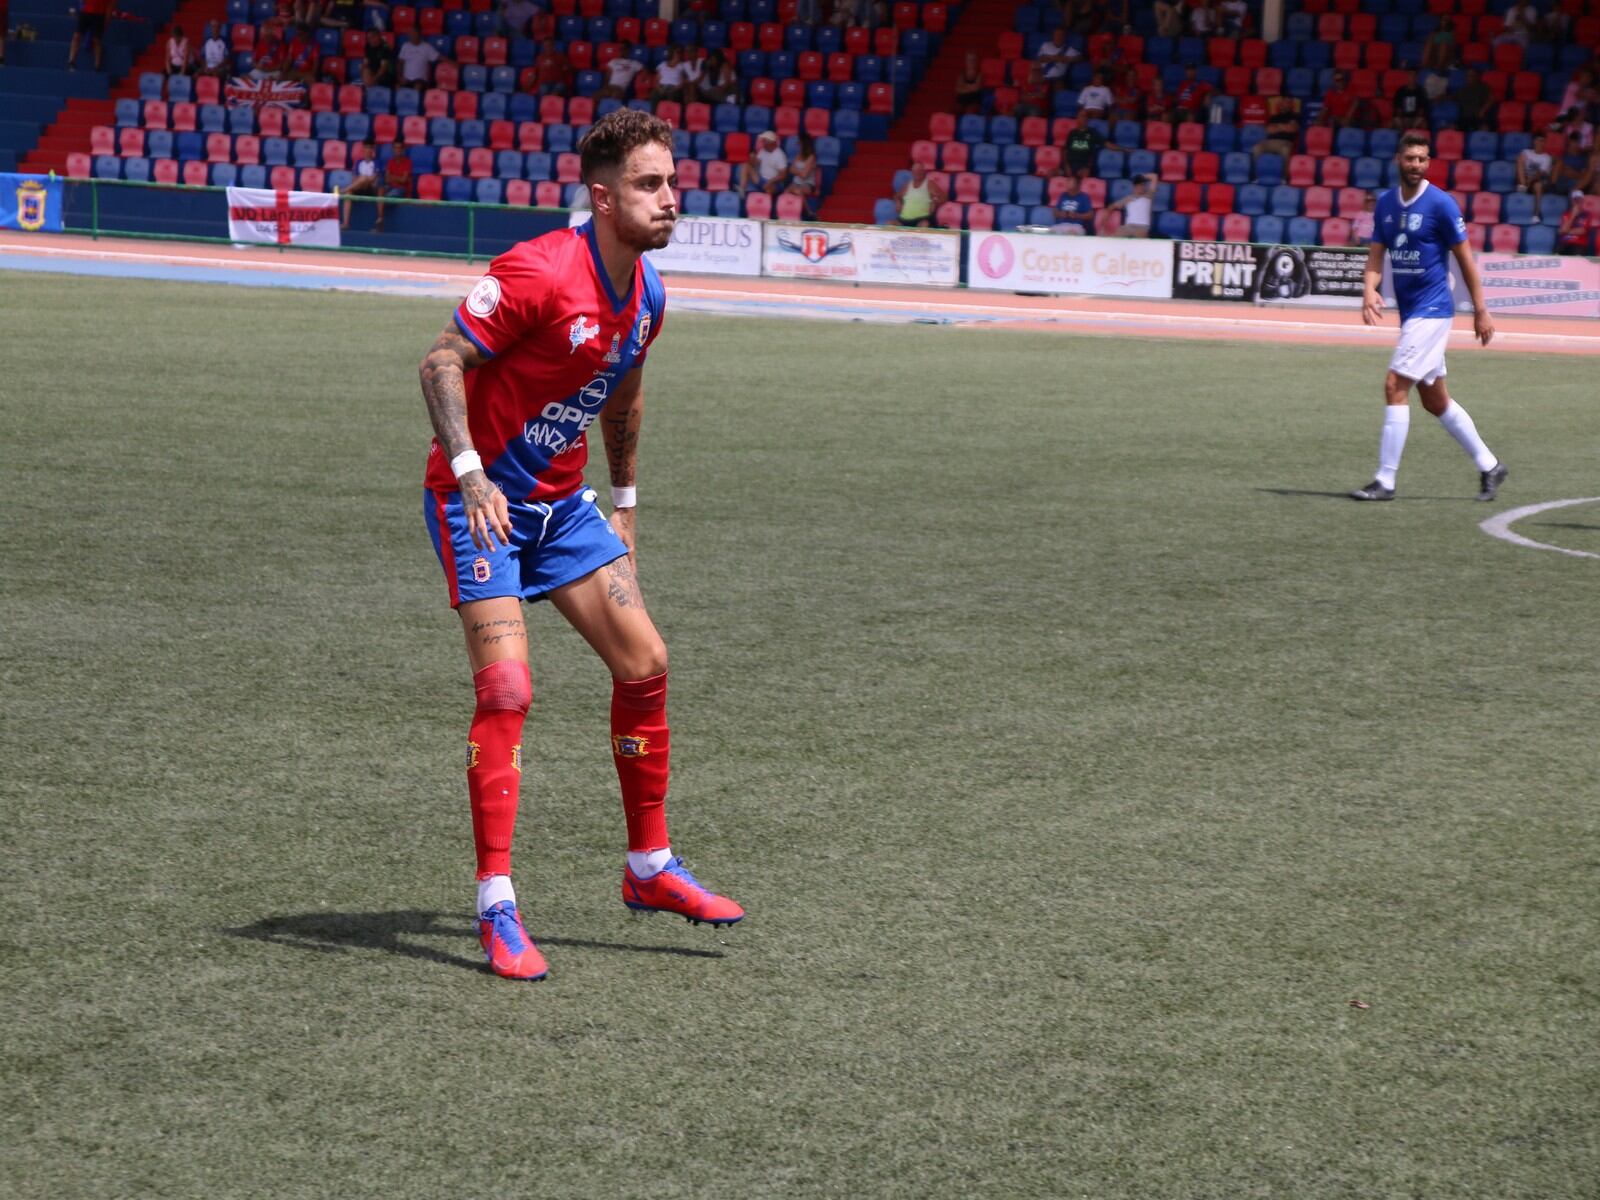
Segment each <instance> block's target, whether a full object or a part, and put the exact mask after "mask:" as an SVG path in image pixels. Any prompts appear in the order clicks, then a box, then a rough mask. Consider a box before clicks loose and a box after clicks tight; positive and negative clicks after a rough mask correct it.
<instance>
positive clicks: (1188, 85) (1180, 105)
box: [1172, 63, 1211, 121]
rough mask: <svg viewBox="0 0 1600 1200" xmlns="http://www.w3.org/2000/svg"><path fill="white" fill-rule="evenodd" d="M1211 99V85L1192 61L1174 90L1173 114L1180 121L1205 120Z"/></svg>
mask: <svg viewBox="0 0 1600 1200" xmlns="http://www.w3.org/2000/svg"><path fill="white" fill-rule="evenodd" d="M1210 100H1211V85H1210V84H1209V83H1207V82H1206V81H1205V80H1204V79H1201V78H1200V77H1199V75H1198V74H1197V73H1196V71H1195V66H1194V64H1193V63H1190V64H1189V65H1188V66H1186V67H1184V69H1183V78H1182V79H1181V80H1179V81H1178V86H1177V87H1176V88H1174V89H1173V92H1172V115H1173V118H1174V119H1175V120H1178V121H1204V120H1205V119H1206V107H1207V105H1208V104H1209V103H1210Z"/></svg>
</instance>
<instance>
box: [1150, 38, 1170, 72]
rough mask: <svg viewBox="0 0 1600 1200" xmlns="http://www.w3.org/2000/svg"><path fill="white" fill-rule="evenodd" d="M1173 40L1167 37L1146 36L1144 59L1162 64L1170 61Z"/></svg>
mask: <svg viewBox="0 0 1600 1200" xmlns="http://www.w3.org/2000/svg"><path fill="white" fill-rule="evenodd" d="M1172 53H1173V42H1172V39H1171V38H1167V37H1147V38H1145V40H1144V60H1145V62H1148V63H1156V64H1157V65H1164V64H1166V63H1169V62H1171V61H1172Z"/></svg>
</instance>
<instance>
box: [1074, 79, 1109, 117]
mask: <svg viewBox="0 0 1600 1200" xmlns="http://www.w3.org/2000/svg"><path fill="white" fill-rule="evenodd" d="M1110 108H1111V89H1110V88H1108V87H1107V86H1106V73H1105V72H1104V71H1096V72H1095V73H1094V82H1093V83H1091V84H1090V85H1089V86H1088V87H1086V88H1084V89H1083V91H1081V92H1079V93H1078V119H1079V120H1080V121H1091V120H1096V119H1101V118H1104V117H1105V115H1106V113H1107V112H1108V111H1109V110H1110Z"/></svg>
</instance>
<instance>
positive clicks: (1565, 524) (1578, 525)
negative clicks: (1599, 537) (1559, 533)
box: [1529, 521, 1600, 529]
mask: <svg viewBox="0 0 1600 1200" xmlns="http://www.w3.org/2000/svg"><path fill="white" fill-rule="evenodd" d="M1529 524H1530V525H1540V526H1543V527H1544V528H1545V529H1600V525H1585V524H1584V523H1583V522H1581V521H1530V522H1529Z"/></svg>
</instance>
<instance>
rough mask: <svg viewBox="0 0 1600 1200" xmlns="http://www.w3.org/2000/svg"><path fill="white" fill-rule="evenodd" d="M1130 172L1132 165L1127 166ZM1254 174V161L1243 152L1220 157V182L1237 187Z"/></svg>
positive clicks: (1247, 181)
mask: <svg viewBox="0 0 1600 1200" xmlns="http://www.w3.org/2000/svg"><path fill="white" fill-rule="evenodd" d="M1129 169H1130V170H1132V164H1131V163H1130V164H1129ZM1254 173H1255V161H1254V160H1253V159H1252V158H1251V157H1250V156H1249V155H1248V154H1246V153H1245V152H1244V151H1243V150H1234V151H1232V152H1231V153H1228V154H1224V155H1223V156H1222V182H1223V183H1231V184H1233V185H1234V186H1236V187H1237V186H1238V185H1239V184H1241V183H1249V182H1250V179H1251V176H1252V175H1253V174H1254Z"/></svg>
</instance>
